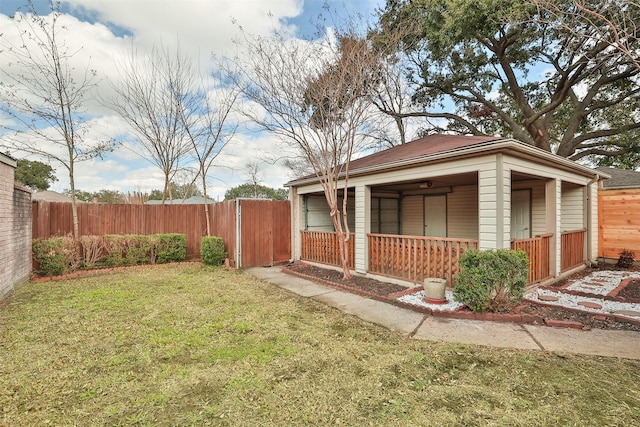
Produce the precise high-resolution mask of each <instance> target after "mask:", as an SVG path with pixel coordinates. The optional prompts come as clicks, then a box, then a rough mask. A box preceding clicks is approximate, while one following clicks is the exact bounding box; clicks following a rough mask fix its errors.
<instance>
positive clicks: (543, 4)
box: [533, 0, 640, 70]
mask: <svg viewBox="0 0 640 427" xmlns="http://www.w3.org/2000/svg"><path fill="white" fill-rule="evenodd" d="M533 3H534V4H535V5H536V6H537V7H538V10H539V11H540V12H547V13H548V14H549V15H550V17H551V18H553V19H550V20H549V22H552V23H554V24H556V25H559V26H561V27H562V28H563V29H565V30H567V31H570V32H573V33H574V34H576V35H580V36H585V37H587V38H591V39H593V41H595V42H602V41H604V42H605V43H608V44H609V45H610V46H612V47H614V48H615V49H617V50H618V51H620V52H622V53H623V54H624V55H625V56H626V57H627V58H628V59H629V61H631V63H632V64H633V65H634V66H635V67H636V68H637V69H639V70H640V59H639V58H640V52H639V51H638V38H639V37H640V22H639V21H638V19H640V2H638V1H634V0H615V1H612V0H608V1H598V2H590V1H585V0H571V2H570V5H571V6H573V7H568V4H567V2H565V1H558V0H533ZM544 15H545V13H539V16H544ZM576 21H582V22H587V23H588V24H589V27H591V28H594V29H596V32H595V33H593V32H580V31H581V29H583V28H584V27H582V26H580V25H575V23H576Z"/></svg>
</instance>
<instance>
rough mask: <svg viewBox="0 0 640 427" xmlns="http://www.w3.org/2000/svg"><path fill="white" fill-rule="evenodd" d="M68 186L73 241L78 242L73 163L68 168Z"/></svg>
mask: <svg viewBox="0 0 640 427" xmlns="http://www.w3.org/2000/svg"><path fill="white" fill-rule="evenodd" d="M69 185H70V186H71V216H72V218H73V239H74V240H78V233H79V231H78V203H77V200H76V183H75V180H74V179H73V163H72V164H71V167H70V168H69Z"/></svg>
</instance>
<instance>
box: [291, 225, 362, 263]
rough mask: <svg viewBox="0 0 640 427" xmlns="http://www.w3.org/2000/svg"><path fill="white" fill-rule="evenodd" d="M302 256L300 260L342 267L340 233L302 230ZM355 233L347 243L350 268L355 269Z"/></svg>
mask: <svg viewBox="0 0 640 427" xmlns="http://www.w3.org/2000/svg"><path fill="white" fill-rule="evenodd" d="M300 233H301V237H302V239H301V244H302V248H301V254H300V259H303V260H305V261H312V262H318V263H321V264H329V265H336V266H339V267H341V266H342V262H341V261H340V246H339V243H338V233H336V232H335V231H310V230H301V231H300ZM354 236H355V233H351V238H350V239H349V240H348V241H347V251H348V252H347V256H348V258H349V267H350V268H353V266H354V265H355V263H354V259H355V256H354V252H355V238H354Z"/></svg>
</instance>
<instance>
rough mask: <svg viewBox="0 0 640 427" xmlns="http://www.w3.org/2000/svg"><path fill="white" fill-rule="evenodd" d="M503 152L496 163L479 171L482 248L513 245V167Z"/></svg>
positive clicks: (479, 215)
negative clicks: (509, 165)
mask: <svg viewBox="0 0 640 427" xmlns="http://www.w3.org/2000/svg"><path fill="white" fill-rule="evenodd" d="M503 160H504V158H503V155H502V154H500V153H499V154H496V158H495V163H493V164H490V166H489V167H488V168H487V169H481V170H479V171H478V221H479V227H478V229H479V233H478V248H479V249H480V250H487V249H508V248H510V247H511V170H510V169H508V168H507V167H505V164H504V161H503Z"/></svg>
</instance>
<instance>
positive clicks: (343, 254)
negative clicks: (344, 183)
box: [331, 203, 351, 280]
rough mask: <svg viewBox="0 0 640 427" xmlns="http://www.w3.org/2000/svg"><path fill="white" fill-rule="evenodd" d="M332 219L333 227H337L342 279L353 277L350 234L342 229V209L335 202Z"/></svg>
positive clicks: (332, 208)
mask: <svg viewBox="0 0 640 427" xmlns="http://www.w3.org/2000/svg"><path fill="white" fill-rule="evenodd" d="M331 220H332V221H333V227H334V228H335V229H336V237H337V239H338V249H339V251H340V261H341V263H342V279H344V280H348V279H351V270H350V269H349V256H348V255H349V253H348V252H349V250H348V249H347V244H346V243H347V241H348V240H349V234H348V233H345V232H344V231H343V229H342V222H341V221H340V211H339V210H338V209H337V208H336V205H335V203H333V206H332V207H331Z"/></svg>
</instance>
